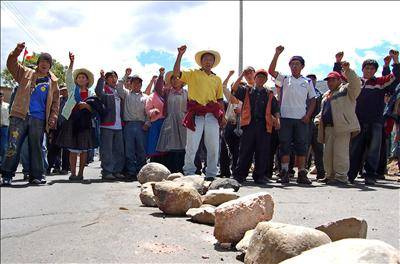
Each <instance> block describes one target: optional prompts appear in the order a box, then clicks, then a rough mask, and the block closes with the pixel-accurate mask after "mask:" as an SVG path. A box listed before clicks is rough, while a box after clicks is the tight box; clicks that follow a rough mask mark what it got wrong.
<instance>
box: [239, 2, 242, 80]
mask: <svg viewBox="0 0 400 264" xmlns="http://www.w3.org/2000/svg"><path fill="white" fill-rule="evenodd" d="M242 71H243V0H240V1H239V71H238V75H240V73H241V72H242Z"/></svg>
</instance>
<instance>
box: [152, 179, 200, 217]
mask: <svg viewBox="0 0 400 264" xmlns="http://www.w3.org/2000/svg"><path fill="white" fill-rule="evenodd" d="M152 187H153V192H154V195H155V196H156V202H157V206H158V208H159V209H160V210H161V211H163V212H164V213H166V214H170V215H181V216H184V215H186V212H187V211H188V210H189V209H190V208H197V207H200V206H201V196H200V194H199V193H198V192H197V190H196V189H194V188H193V187H192V186H190V185H187V184H185V183H179V182H173V181H163V182H157V183H153V184H152Z"/></svg>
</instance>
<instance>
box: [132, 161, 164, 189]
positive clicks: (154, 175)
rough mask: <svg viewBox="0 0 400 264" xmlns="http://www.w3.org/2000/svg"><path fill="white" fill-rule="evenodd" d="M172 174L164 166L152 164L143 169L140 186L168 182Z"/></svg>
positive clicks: (140, 175)
mask: <svg viewBox="0 0 400 264" xmlns="http://www.w3.org/2000/svg"><path fill="white" fill-rule="evenodd" d="M170 174H171V172H170V171H169V170H168V169H167V167H165V166H164V165H162V164H160V163H156V162H150V163H148V164H146V165H144V166H143V167H142V169H141V170H140V171H139V173H138V176H137V178H138V181H139V183H140V184H143V183H146V182H160V181H162V180H166V179H167V177H168V176H169V175H170Z"/></svg>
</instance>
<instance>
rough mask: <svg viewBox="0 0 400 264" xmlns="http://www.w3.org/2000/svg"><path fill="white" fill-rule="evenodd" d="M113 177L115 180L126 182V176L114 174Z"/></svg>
mask: <svg viewBox="0 0 400 264" xmlns="http://www.w3.org/2000/svg"><path fill="white" fill-rule="evenodd" d="M113 176H114V177H115V178H117V179H118V180H124V179H125V175H123V174H121V173H114V174H113Z"/></svg>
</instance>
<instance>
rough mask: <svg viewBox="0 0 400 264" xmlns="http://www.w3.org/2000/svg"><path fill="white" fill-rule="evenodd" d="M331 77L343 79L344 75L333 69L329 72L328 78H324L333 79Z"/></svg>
mask: <svg viewBox="0 0 400 264" xmlns="http://www.w3.org/2000/svg"><path fill="white" fill-rule="evenodd" d="M331 78H334V79H339V80H340V79H343V75H341V74H340V73H338V72H335V71H333V72H330V73H329V74H328V76H326V78H325V79H324V81H326V80H328V79H331Z"/></svg>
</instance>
